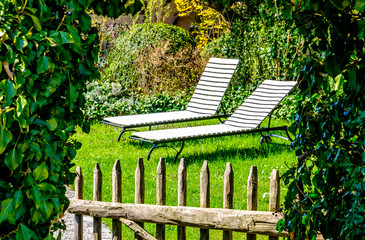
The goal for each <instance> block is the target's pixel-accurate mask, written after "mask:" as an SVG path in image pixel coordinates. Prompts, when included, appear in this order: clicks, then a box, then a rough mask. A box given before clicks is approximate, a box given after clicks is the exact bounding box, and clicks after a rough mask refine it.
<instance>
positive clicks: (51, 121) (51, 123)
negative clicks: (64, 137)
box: [47, 118, 58, 131]
mask: <svg viewBox="0 0 365 240" xmlns="http://www.w3.org/2000/svg"><path fill="white" fill-rule="evenodd" d="M57 126H58V124H57V120H56V119H55V118H51V119H49V120H47V128H48V129H49V130H50V131H54V130H56V128H57Z"/></svg>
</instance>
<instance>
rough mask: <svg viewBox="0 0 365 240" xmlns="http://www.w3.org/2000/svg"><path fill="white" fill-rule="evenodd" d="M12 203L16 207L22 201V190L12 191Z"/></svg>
mask: <svg viewBox="0 0 365 240" xmlns="http://www.w3.org/2000/svg"><path fill="white" fill-rule="evenodd" d="M14 201H15V202H14V204H15V208H18V207H19V206H20V205H21V204H22V203H23V193H22V190H20V189H19V190H17V191H16V192H15V193H14Z"/></svg>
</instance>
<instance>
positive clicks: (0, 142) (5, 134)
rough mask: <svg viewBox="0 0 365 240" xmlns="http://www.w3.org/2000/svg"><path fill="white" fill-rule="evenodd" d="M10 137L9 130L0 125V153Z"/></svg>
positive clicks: (4, 148)
mask: <svg viewBox="0 0 365 240" xmlns="http://www.w3.org/2000/svg"><path fill="white" fill-rule="evenodd" d="M12 138H13V136H12V134H11V132H10V131H9V130H8V129H7V128H5V126H2V127H0V154H2V153H3V152H4V151H5V150H6V146H8V144H9V143H10V141H11V139H12Z"/></svg>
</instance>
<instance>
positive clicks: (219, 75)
mask: <svg viewBox="0 0 365 240" xmlns="http://www.w3.org/2000/svg"><path fill="white" fill-rule="evenodd" d="M232 75H233V74H225V73H222V74H220V73H211V72H206V71H204V72H203V74H202V76H204V77H214V78H232Z"/></svg>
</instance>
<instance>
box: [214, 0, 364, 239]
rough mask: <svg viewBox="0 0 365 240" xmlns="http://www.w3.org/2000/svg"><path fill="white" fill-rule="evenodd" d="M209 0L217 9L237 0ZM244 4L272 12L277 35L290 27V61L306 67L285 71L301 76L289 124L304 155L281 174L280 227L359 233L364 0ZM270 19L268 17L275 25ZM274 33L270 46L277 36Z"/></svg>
mask: <svg viewBox="0 0 365 240" xmlns="http://www.w3.org/2000/svg"><path fill="white" fill-rule="evenodd" d="M207 2H209V4H210V5H217V6H218V7H217V9H218V8H219V7H220V8H227V7H230V6H232V5H233V4H234V3H236V2H237V1H225V2H221V1H215V0H213V1H210V0H207ZM236 4H238V3H236ZM244 10H245V14H248V16H250V14H252V13H255V12H256V13H259V12H260V14H263V13H265V14H269V15H272V16H276V18H277V19H278V23H275V25H276V24H279V25H278V26H284V28H283V30H284V31H282V32H281V35H282V34H283V33H285V31H286V30H288V28H287V27H288V26H289V29H292V30H294V29H295V31H294V32H295V33H297V34H299V35H300V36H301V38H302V39H303V47H300V48H298V49H299V50H300V55H301V56H300V58H298V59H296V60H294V62H293V65H292V66H290V65H288V66H289V67H291V68H293V67H294V69H295V68H296V66H303V67H301V68H300V70H301V72H300V75H299V74H298V72H295V73H294V72H293V73H290V72H288V76H290V77H291V78H293V77H295V78H296V79H297V77H298V80H299V81H300V85H299V86H300V89H301V94H300V95H297V96H296V97H295V99H294V100H295V102H296V103H297V104H296V107H295V109H296V110H295V113H296V115H295V118H294V124H293V125H292V126H291V130H292V132H293V133H294V134H296V139H295V141H294V143H293V147H294V148H295V149H296V151H297V154H298V156H299V155H300V156H302V157H300V158H299V159H300V161H299V162H298V165H297V166H293V167H292V168H291V169H290V170H289V171H288V172H287V173H286V174H285V176H284V178H285V180H286V183H287V184H288V187H289V191H288V194H287V196H286V200H285V224H284V225H285V227H286V228H287V230H288V231H290V232H292V233H293V235H294V238H295V239H314V238H315V236H316V235H317V234H319V233H321V234H323V236H324V238H325V239H362V238H363V236H364V235H365V229H364V227H363V226H364V225H365V217H364V216H365V210H364V209H365V203H364V199H365V186H364V184H363V183H364V179H365V170H364V169H365V168H364V167H365V154H364V147H365V146H364V144H365V141H364V139H365V132H364V129H363V125H364V112H365V111H364V110H365V109H364V103H365V99H364V90H365V89H364V75H365V74H364V73H365V71H364V68H365V65H364V63H363V59H364V32H365V24H364V22H365V16H364V11H365V8H364V1H362V0H353V1H349V0H346V1H341V0H339V1H335V0H332V1H324V0H315V1H314V0H305V1H284V0H282V1H281V0H280V1H269V0H268V1H265V2H259V1H255V0H252V1H245V8H244ZM262 10H264V12H263V11H262ZM269 11H272V13H270V12H269ZM255 15H256V16H257V14H255ZM248 19H250V20H251V18H248ZM283 22H285V23H283ZM264 23H265V22H264ZM275 25H270V24H269V26H271V27H274V28H273V29H275ZM265 26H266V23H265ZM292 30H291V32H293V31H292ZM259 31H260V29H258V32H259ZM265 31H268V30H265ZM269 31H270V30H269ZM275 34H276V33H275ZM275 34H274V35H275ZM284 35H285V34H284ZM278 36H280V32H279V35H278ZM273 40H275V41H273V42H272V45H274V46H275V44H277V41H278V40H280V37H279V38H277V37H275V38H273ZM240 46H241V44H240ZM263 47H264V48H265V46H263ZM289 52H290V51H289ZM276 56H278V55H272V56H271V57H274V58H275V57H276ZM280 56H281V57H280V61H283V60H285V59H283V56H285V55H280ZM298 61H300V62H298ZM290 71H291V70H290ZM298 196H299V197H300V198H299V200H298V199H297V197H298ZM281 230H282V228H281Z"/></svg>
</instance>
